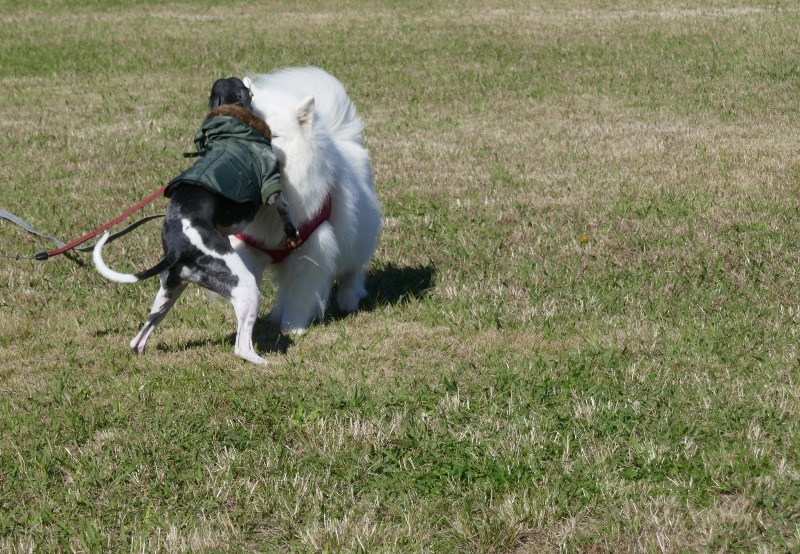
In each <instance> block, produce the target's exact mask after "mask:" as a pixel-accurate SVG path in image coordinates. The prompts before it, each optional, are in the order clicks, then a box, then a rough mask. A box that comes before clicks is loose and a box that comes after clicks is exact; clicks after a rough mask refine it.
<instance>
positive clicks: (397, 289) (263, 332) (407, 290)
mask: <svg viewBox="0 0 800 554" xmlns="http://www.w3.org/2000/svg"><path fill="white" fill-rule="evenodd" d="M435 276H436V270H435V268H434V266H433V263H428V264H427V265H418V266H413V267H410V266H404V267H402V266H397V265H395V264H392V263H388V264H384V265H381V266H376V265H373V267H372V268H371V269H370V270H369V271H368V272H367V291H368V293H369V294H368V295H367V297H366V298H365V299H364V300H362V301H361V303H360V304H359V307H358V311H357V312H356V313H358V312H371V311H373V310H376V309H378V308H382V307H384V306H399V305H403V304H405V303H407V302H411V301H413V300H415V299H420V298H424V297H425V296H427V295H428V294H429V293H430V290H431V289H432V288H433V285H434V282H435ZM335 298H336V290H335V289H334V290H333V292H332V293H331V301H330V303H329V307H328V311H327V313H326V315H325V318H324V319H323V320H322V321H321V322H317V323H314V324H312V325H319V324H322V325H326V324H328V323H331V322H334V321H339V320H342V319H344V318H346V317H348V316H349V315H350V314H349V313H345V312H342V311H340V310H339V309H338V308H337V307H336V301H335ZM235 340H236V334H235V333H234V334H232V335H230V337H228V341H227V342H229V343H231V344H234V341H235ZM253 343H254V344H255V345H256V347H257V349H258V350H260V351H262V352H272V353H280V354H285V353H286V352H287V351H288V349H289V347H290V346H292V345H293V344H294V340H293V339H292V337H291V335H287V334H285V333H281V332H280V329H278V327H277V326H275V325H274V324H272V323H271V322H269V321H268V320H267V318H265V317H262V318H259V319H258V321H257V322H256V325H255V328H254V329H253Z"/></svg>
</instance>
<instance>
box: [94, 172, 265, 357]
mask: <svg viewBox="0 0 800 554" xmlns="http://www.w3.org/2000/svg"><path fill="white" fill-rule="evenodd" d="M219 202H220V201H219V200H218V199H217V198H216V197H215V196H214V195H212V193H209V192H206V191H204V190H203V189H202V188H200V187H195V186H191V185H189V186H180V187H177V188H176V189H175V192H174V193H173V195H172V199H171V201H170V204H169V207H168V209H167V216H166V219H165V221H164V227H163V229H162V242H163V244H164V257H163V258H162V260H161V261H160V262H159V263H158V264H156V265H155V266H153V267H152V268H150V269H147V270H144V271H140V272H139V273H136V274H126V273H118V272H116V271H114V270H113V269H111V268H109V267H108V266H107V265H106V264H105V262H104V261H103V257H102V249H103V245H105V243H106V241H107V240H108V234H107V233H106V234H105V235H104V236H103V238H102V239H101V240H100V241H99V242H98V243H97V245H96V246H95V248H94V253H93V258H94V263H95V267H96V268H97V271H98V272H99V273H100V274H101V275H102V276H103V277H105V278H106V279H108V280H110V281H115V282H118V283H135V282H137V281H141V280H144V279H148V278H150V277H154V276H156V275H159V276H160V278H161V288H160V290H159V291H158V294H157V295H156V298H155V300H154V302H153V307H152V308H151V310H150V315H149V316H148V318H147V321H146V322H145V324H144V326H143V327H142V329H141V330H140V331H139V333H138V334H137V335H136V337H134V339H133V340H132V341H131V349H133V350H134V351H135V352H136V353H137V354H139V355H141V354H144V352H145V349H146V347H147V341H148V339H149V337H150V335H151V333H152V332H153V330H154V329H155V328H156V326H157V325H158V324H159V323H161V321H162V320H163V319H164V317H165V316H166V315H167V313H168V312H169V310H170V309H171V308H172V306H173V305H174V304H175V302H176V301H177V299H178V297H179V296H180V295H181V293H182V292H183V291H184V290H185V289H186V286H187V284H188V283H196V284H198V285H200V286H202V287H203V288H206V289H208V290H210V291H212V292H215V293H217V294H219V295H220V296H222V297H223V298H225V299H226V300H228V301H229V302H230V303H231V304H232V305H233V309H234V312H235V313H236V320H237V331H236V344H235V348H234V351H235V352H236V354H237V355H238V356H240V357H242V358H244V359H245V360H248V361H250V362H253V363H256V364H267V363H268V362H267V360H265V359H264V358H262V357H261V356H259V355H258V354H256V352H255V350H254V349H253V327H254V325H255V322H256V318H257V316H258V302H259V297H260V292H259V289H258V283H257V279H256V276H255V275H254V274H253V273H252V272H251V271H250V270H248V269H247V266H246V265H245V263H244V261H243V260H242V259H241V257H240V256H239V254H238V253H237V252H236V251H235V250H234V249H233V247H232V246H231V244H230V240H229V239H228V237H227V236H225V235H223V234H221V233H220V232H219V231H218V230H217V227H216V226H215V225H214V222H213V220H214V218H213V217H212V214H213V212H214V210H215V209H216V208H217V207H218V206H219Z"/></svg>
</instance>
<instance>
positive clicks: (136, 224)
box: [0, 210, 165, 259]
mask: <svg viewBox="0 0 800 554" xmlns="http://www.w3.org/2000/svg"><path fill="white" fill-rule="evenodd" d="M164 215H165V214H154V215H148V216H146V217H143V218H141V219H139V220H138V221H134V222H133V223H131V224H130V225H128V226H127V227H125V228H124V229H122V230H121V231H117V232H116V233H114V234H113V235H111V236H109V237H108V240H107V241H106V242H107V243H109V242H113V241H115V240H116V239H118V238H120V237H121V236H124V235H127V234H128V233H130V232H131V231H133V230H134V229H136V228H137V227H139V226H140V225H142V224H144V223H147V222H148V221H151V220H153V219H159V218H162V217H164ZM0 218H3V219H7V220H8V221H10V222H11V223H14V224H15V225H19V226H20V227H22V228H23V229H25V230H26V231H28V232H29V233H32V234H34V235H38V236H40V237H44V238H46V239H50V240H52V241H53V242H54V243H55V244H56V248H61V247H62V246H64V243H63V242H61V241H60V240H58V239H57V238H55V237H51V236H50V235H46V234H44V233H41V232H39V231H37V230H36V229H34V228H33V227H31V226H30V225H28V224H27V223H25V221H23V220H22V219H20V218H19V217H17V216H16V215H14V214H12V213H10V212H7V211H5V210H0ZM94 247H95V245H94V244H92V245H91V246H81V247H80V248H75V250H78V251H79V252H91V251H92V250H94ZM2 257H4V258H15V259H27V258H31V259H33V258H34V257H33V256H8V255H3V256H2Z"/></svg>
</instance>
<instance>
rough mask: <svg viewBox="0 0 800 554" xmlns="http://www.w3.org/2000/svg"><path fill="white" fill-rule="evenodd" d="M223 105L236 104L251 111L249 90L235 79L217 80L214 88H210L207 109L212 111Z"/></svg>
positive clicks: (239, 80)
mask: <svg viewBox="0 0 800 554" xmlns="http://www.w3.org/2000/svg"><path fill="white" fill-rule="evenodd" d="M223 104H238V105H239V106H242V107H243V108H245V109H247V110H251V108H250V89H248V88H247V87H246V86H244V83H243V82H242V80H241V79H237V78H236V77H228V78H227V79H217V81H216V82H215V83H214V86H213V87H211V96H210V97H209V98H208V109H210V110H213V109H214V108H217V107H219V106H222V105H223ZM251 111H252V110H251Z"/></svg>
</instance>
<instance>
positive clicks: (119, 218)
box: [34, 185, 169, 261]
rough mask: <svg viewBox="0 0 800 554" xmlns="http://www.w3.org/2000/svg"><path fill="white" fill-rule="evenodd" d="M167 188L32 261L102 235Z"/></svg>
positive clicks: (50, 256) (56, 254)
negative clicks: (89, 231)
mask: <svg viewBox="0 0 800 554" xmlns="http://www.w3.org/2000/svg"><path fill="white" fill-rule="evenodd" d="M167 186H169V185H164V186H163V187H161V188H160V189H158V190H157V191H155V192H154V193H153V194H151V195H150V196H148V197H147V198H145V199H144V200H142V201H141V202H139V203H138V204H136V205H135V206H134V207H133V208H131V209H129V210H128V211H126V212H125V213H123V214H120V215H118V216H117V217H115V218H114V219H112V220H111V221H109V222H108V223H106V224H104V225H103V226H102V227H99V228H97V229H95V230H94V231H92V232H91V233H87V234H85V235H83V236H82V237H80V238H77V239H75V240H73V241H72V242H70V243H69V244H65V245H64V246H61V247H59V248H56V249H55V250H50V251H49V252H39V253H38V254H36V255H35V256H34V259H36V260H39V261H44V260H47V259H50V258H52V257H53V256H58V255H59V254H63V253H64V252H66V251H67V250H72V249H73V248H75V247H76V246H78V245H79V244H82V243H84V242H86V241H87V240H89V239H90V238H93V237H96V236H97V235H99V234H100V233H102V232H103V231H105V230H106V229H108V228H109V227H113V226H114V225H116V224H117V223H119V222H120V221H122V220H123V219H125V218H126V217H128V216H129V215H131V214H132V213H133V212H135V211H137V210H141V209H142V208H144V207H145V206H146V205H147V204H149V203H150V202H152V201H153V200H155V199H156V198H158V197H159V196H161V195H162V194H164V191H165V190H167Z"/></svg>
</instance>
